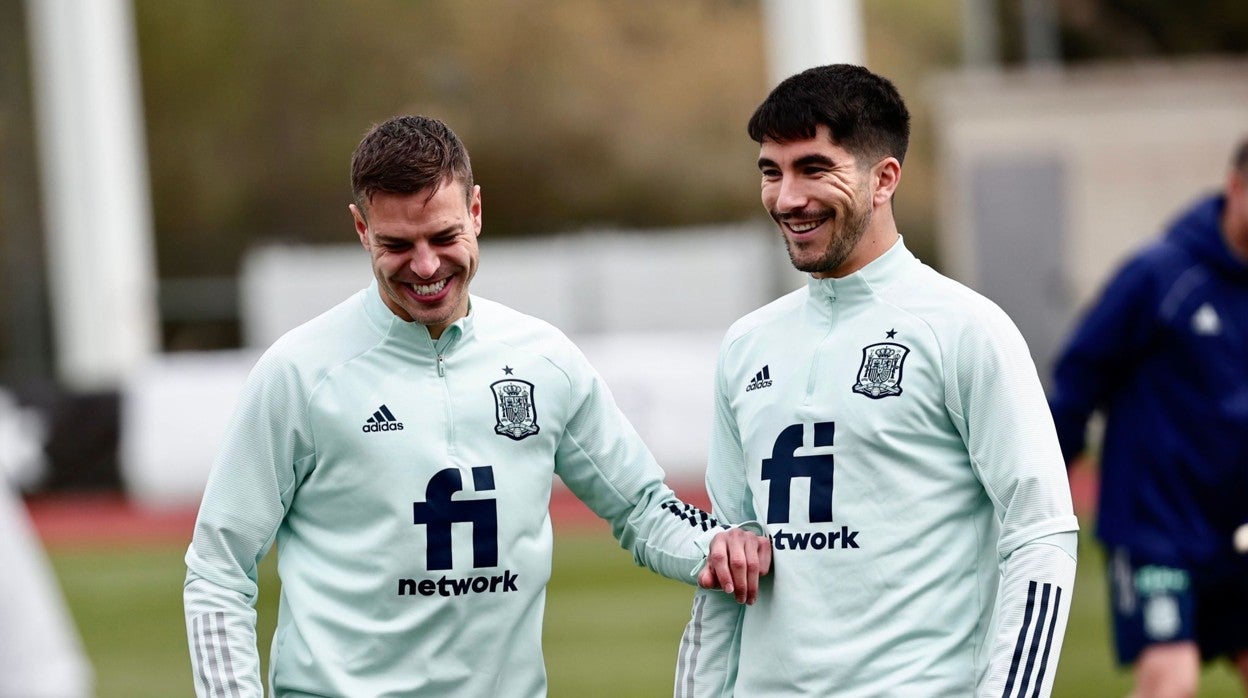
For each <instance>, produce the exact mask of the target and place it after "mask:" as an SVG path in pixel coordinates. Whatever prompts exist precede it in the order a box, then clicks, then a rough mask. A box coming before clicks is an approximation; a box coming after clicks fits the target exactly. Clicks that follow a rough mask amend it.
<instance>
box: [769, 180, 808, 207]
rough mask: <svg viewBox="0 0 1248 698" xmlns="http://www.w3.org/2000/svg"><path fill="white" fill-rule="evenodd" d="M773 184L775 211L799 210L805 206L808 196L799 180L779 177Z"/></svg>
mask: <svg viewBox="0 0 1248 698" xmlns="http://www.w3.org/2000/svg"><path fill="white" fill-rule="evenodd" d="M775 186H776V203H775V209H776V211H777V212H779V213H787V212H789V211H800V210H802V209H803V208H805V207H806V204H807V202H808V201H809V197H808V196H807V195H806V191H805V187H803V186H802V184H801V182H800V181H799V180H797V179H796V178H793V177H781V178H780V180H779V181H778V182H776V184H775Z"/></svg>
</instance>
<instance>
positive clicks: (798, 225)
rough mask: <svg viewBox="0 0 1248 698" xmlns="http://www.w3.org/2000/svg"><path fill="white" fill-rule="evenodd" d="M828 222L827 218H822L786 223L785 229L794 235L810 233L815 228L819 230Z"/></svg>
mask: <svg viewBox="0 0 1248 698" xmlns="http://www.w3.org/2000/svg"><path fill="white" fill-rule="evenodd" d="M827 220H828V219H827V218H820V219H818V220H813V221H785V222H784V227H786V228H788V229H789V230H791V231H793V232H794V233H809V232H810V231H812V230H814V229H815V228H818V227H819V226H821V225H823V224H824V223H825V222H826V221H827Z"/></svg>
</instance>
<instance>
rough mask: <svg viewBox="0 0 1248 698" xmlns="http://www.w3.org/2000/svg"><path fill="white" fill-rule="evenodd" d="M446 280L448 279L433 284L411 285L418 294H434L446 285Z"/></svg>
mask: <svg viewBox="0 0 1248 698" xmlns="http://www.w3.org/2000/svg"><path fill="white" fill-rule="evenodd" d="M446 281H447V280H446V279H442V280H441V281H438V282H436V283H432V284H427V285H421V284H411V286H412V290H413V291H415V292H416V295H418V296H432V295H433V294H435V293H437V292H438V291H441V290H442V289H443V288H445V287H446Z"/></svg>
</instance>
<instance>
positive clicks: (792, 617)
mask: <svg viewBox="0 0 1248 698" xmlns="http://www.w3.org/2000/svg"><path fill="white" fill-rule="evenodd" d="M749 133H750V136H751V138H753V139H754V140H755V141H756V142H758V143H759V145H760V151H759V158H758V167H759V170H760V172H761V174H762V200H763V205H764V206H765V207H766V209H767V211H768V212H769V213H770V214H771V217H772V218H773V219H774V220H775V222H776V224H777V226H778V228H779V232H780V234H781V236H782V238H783V240H784V242H785V244H786V245H787V247H788V251H789V256H790V257H791V259H792V261H793V265H794V266H795V267H796V268H797V269H799V270H801V271H804V272H808V273H809V274H810V278H809V280H808V282H807V285H806V287H805V288H803V289H801V290H799V291H795V292H793V293H791V294H789V295H787V296H784V297H782V298H780V299H779V300H777V301H774V302H773V303H771V304H769V305H767V306H765V307H763V308H761V309H759V310H756V311H754V312H752V313H750V314H748V315H746V316H745V317H744V318H742V319H740V320H739V321H737V322H736V323H735V324H734V325H733V326H732V327H731V328H730V329H729V330H728V333H727V336H726V338H725V339H724V342H723V344H722V347H721V349H720V355H719V361H718V366H717V370H716V379H715V422H714V426H713V428H712V437H711V450H710V460H709V463H708V469H707V476H706V482H707V489H708V491H709V493H710V496H711V501H712V503H713V506H714V514H715V515H716V516H718V517H720V518H722V519H725V520H727V521H746V520H753V519H757V520H760V521H763V522H765V525H766V526H767V527H768V529H769V533H770V534H771V536H772V541H773V549H774V552H773V556H774V557H773V569H772V575H771V576H770V577H768V578H767V579H766V580H764V581H763V583H762V585H761V587H760V590H759V596H758V601H757V603H755V604H754V605H753V606H750V607H749V608H745V609H738V608H736V607H735V605H734V604H731V603H727V604H725V603H721V601H720V600H719V599H717V598H715V597H714V596H713V595H711V594H707V593H702V592H698V593H697V595H696V596H695V599H694V604H693V613H692V618H691V620H690V622H689V624H688V626H687V628H686V631H685V634H684V636H683V638H682V641H681V646H680V654H679V656H678V659H677V671H676V684H675V695H676V696H679V697H683V696H716V697H720V696H733V695H735V696H751V698H757V697H768V696H830V695H835V696H838V697H840V698H854V697H866V696H970V695H976V696H989V695H991V696H1023V695H1026V696H1036V695H1042V696H1047V695H1049V694H1050V692H1051V690H1052V684H1053V676H1054V672H1055V671H1056V668H1057V661H1058V655H1059V654H1060V651H1061V645H1062V638H1063V635H1064V633H1065V627H1066V620H1067V617H1068V615H1069V608H1070V598H1071V597H1070V594H1071V587H1072V584H1073V582H1074V578H1075V553H1076V535H1077V534H1076V531H1077V529H1078V522H1077V520H1076V519H1075V516H1074V512H1073V509H1072V506H1071V499H1070V490H1069V485H1068V482H1067V480H1066V471H1065V468H1064V466H1063V462H1062V455H1061V451H1060V450H1059V448H1058V442H1057V436H1056V434H1055V432H1054V428H1053V422H1052V419H1051V418H1050V417H1049V413H1048V409H1047V405H1046V403H1045V398H1044V394H1043V392H1042V390H1041V387H1040V382H1039V380H1038V378H1037V375H1036V369H1035V366H1034V365H1033V363H1032V361H1031V357H1030V355H1029V353H1028V349H1027V346H1026V344H1025V343H1024V341H1023V338H1022V336H1021V335H1020V334H1019V332H1018V330H1017V329H1016V328H1015V327H1014V325H1013V323H1012V322H1011V321H1010V319H1009V318H1008V317H1006V315H1005V313H1003V312H1002V311H1001V309H1000V308H998V307H997V306H996V305H994V304H993V303H992V302H990V301H988V300H987V299H985V298H983V297H982V296H979V295H978V294H976V293H974V292H973V291H971V290H970V289H967V288H966V287H964V286H962V285H960V284H958V283H956V282H954V281H952V280H950V279H948V278H946V277H944V276H941V275H940V274H938V273H937V272H935V271H933V270H932V269H931V268H930V267H928V266H926V265H924V264H923V263H922V262H920V261H919V260H918V259H917V258H915V256H914V255H913V254H911V253H910V251H909V250H907V249H906V247H905V244H904V243H903V241H902V238H901V236H900V235H899V234H898V231H897V225H896V222H895V221H894V218H893V211H892V199H893V193H894V191H895V190H896V188H897V185H898V182H899V181H900V179H901V163H902V160H903V158H904V157H905V152H906V146H907V142H908V139H909V114H908V112H907V110H906V107H905V104H904V102H903V101H902V99H901V96H900V95H899V94H898V93H897V91H896V89H895V88H894V87H893V85H892V84H891V83H890V82H889V81H888V80H886V79H884V78H882V77H880V76H878V75H875V74H873V73H871V72H870V71H868V70H866V69H865V68H862V67H859V66H851V65H833V66H824V67H819V68H812V69H810V70H808V71H805V72H803V73H800V74H798V75H795V76H793V77H791V78H789V79H787V80H785V81H784V82H782V83H781V84H780V85H779V86H777V87H776V88H775V90H773V91H772V93H771V94H770V95H769V96H768V97H767V99H766V100H765V101H764V102H763V103H762V104H761V105H760V106H759V107H758V109H757V110H756V111H755V112H754V115H753V117H752V118H751V119H750V123H749Z"/></svg>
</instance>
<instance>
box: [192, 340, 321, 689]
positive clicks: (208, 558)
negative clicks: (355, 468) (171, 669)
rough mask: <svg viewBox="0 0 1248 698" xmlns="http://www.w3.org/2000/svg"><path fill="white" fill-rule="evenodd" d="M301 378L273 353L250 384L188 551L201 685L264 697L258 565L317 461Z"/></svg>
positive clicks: (194, 656)
mask: <svg viewBox="0 0 1248 698" xmlns="http://www.w3.org/2000/svg"><path fill="white" fill-rule="evenodd" d="M304 402H305V401H304V398H303V397H302V396H301V395H300V390H299V386H298V381H297V380H296V379H295V377H294V376H293V375H289V374H288V373H287V372H286V371H284V370H283V369H282V367H281V366H278V365H275V362H271V361H269V362H266V361H265V360H264V359H262V360H261V363H260V364H259V365H258V366H257V367H256V369H255V370H253V372H252V374H251V376H250V377H249V378H248V380H247V383H246V384H245V386H244V388H243V394H242V398H241V401H240V404H239V407H238V409H237V411H236V413H235V415H234V417H233V421H232V423H231V426H230V428H229V430H228V433H227V436H226V440H225V443H224V445H223V447H222V449H221V451H220V453H219V455H218V456H217V459H216V461H215V463H214V465H213V469H212V474H211V476H210V478H209V481H208V484H207V488H206V490H205V493H204V498H203V503H202V504H201V507H200V511H199V516H198V518H197V520H196V523H195V533H194V537H193V539H192V541H191V545H190V548H189V549H188V551H187V553H186V566H187V575H186V583H185V586H184V589H183V602H184V606H185V609H184V610H185V615H186V629H187V638H188V641H189V644H190V655H191V662H192V665H193V666H192V670H193V674H194V681H195V691H196V693H197V695H199V696H201V697H206V696H216V695H230V696H239V697H240V698H251V697H255V698H260V697H261V696H262V695H263V692H262V688H261V679H260V661H259V656H258V653H257V649H256V630H255V621H256V613H255V603H256V595H257V591H258V587H257V571H256V569H257V565H258V564H259V562H260V559H261V558H262V557H264V554H265V553H266V552H267V551H268V549H269V547H270V545H271V544H272V542H273V538H274V535H275V533H276V531H277V528H278V526H279V524H280V523H281V520H282V517H283V515H284V513H285V510H286V507H288V506H289V503H290V498H291V497H292V496H293V492H294V489H295V485H296V482H297V477H296V475H295V472H296V464H297V462H298V461H299V460H300V459H301V458H305V457H307V453H308V451H309V449H308V447H307V441H306V438H307V433H308V430H307V427H306V424H305V422H304V416H305V415H304V412H303V409H302V408H303V407H304Z"/></svg>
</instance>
